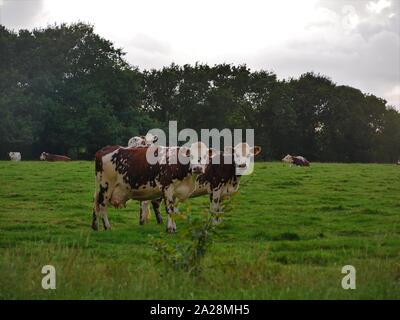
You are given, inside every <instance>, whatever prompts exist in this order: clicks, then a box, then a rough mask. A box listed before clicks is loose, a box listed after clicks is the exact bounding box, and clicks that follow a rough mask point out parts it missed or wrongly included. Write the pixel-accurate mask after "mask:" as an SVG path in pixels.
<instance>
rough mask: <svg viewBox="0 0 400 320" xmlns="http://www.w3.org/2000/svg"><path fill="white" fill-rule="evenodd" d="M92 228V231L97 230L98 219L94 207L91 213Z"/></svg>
mask: <svg viewBox="0 0 400 320" xmlns="http://www.w3.org/2000/svg"><path fill="white" fill-rule="evenodd" d="M92 229H93V230H94V231H97V230H99V220H98V219H97V213H96V209H95V208H93V214H92Z"/></svg>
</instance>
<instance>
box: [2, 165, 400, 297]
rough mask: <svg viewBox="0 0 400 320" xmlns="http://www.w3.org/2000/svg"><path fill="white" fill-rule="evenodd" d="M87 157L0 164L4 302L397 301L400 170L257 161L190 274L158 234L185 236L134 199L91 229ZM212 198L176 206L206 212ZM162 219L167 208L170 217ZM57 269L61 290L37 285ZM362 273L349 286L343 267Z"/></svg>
mask: <svg viewBox="0 0 400 320" xmlns="http://www.w3.org/2000/svg"><path fill="white" fill-rule="evenodd" d="M93 171H94V164H93V163H91V162H72V163H41V162H20V163H14V162H0V204H1V205H0V274H1V278H0V298H2V299H6V298H9V299H22V298H24V299H47V298H50V299H71V298H77V299H84V298H86V299H87V298H89V299H91V298H100V299H207V298H212V299H337V298H338V299H399V298H400V168H399V167H398V166H395V165H377V164H317V163H315V164H313V165H312V167H311V168H290V167H288V166H284V165H282V164H281V163H257V165H256V168H255V173H254V174H253V175H252V176H249V177H244V178H243V180H242V184H241V187H240V192H239V194H238V195H237V196H236V197H235V198H234V199H233V201H232V203H231V204H230V205H231V206H232V210H229V212H227V213H226V215H225V217H224V222H223V223H222V224H221V225H220V226H218V235H217V236H216V238H215V239H214V244H213V246H212V247H211V249H210V251H209V252H208V254H207V255H206V258H205V260H204V261H203V267H204V272H203V273H202V274H201V275H200V276H196V277H194V276H190V275H188V274H186V273H184V272H183V271H178V270H176V271H174V270H171V269H168V268H166V267H165V266H164V265H163V264H158V263H157V262H156V261H157V256H156V253H155V250H154V248H153V247H152V240H151V238H156V239H166V240H167V241H178V240H177V239H179V233H180V234H182V231H183V230H185V228H186V227H187V223H188V222H187V220H179V221H178V222H177V225H178V234H177V235H168V234H166V233H165V230H164V229H165V226H160V225H157V224H156V222H155V219H154V215H152V219H151V221H150V223H149V224H147V225H144V226H140V225H139V223H138V202H136V201H131V202H129V203H128V206H127V208H126V209H122V210H116V209H109V219H110V223H111V226H112V230H111V231H107V232H105V231H99V232H94V231H92V230H91V229H90V224H91V213H92V198H93V192H94V174H93ZM207 207H208V197H200V198H197V199H190V200H189V201H188V202H187V203H185V204H184V205H182V206H181V211H183V212H190V213H191V214H192V215H193V216H196V215H201V214H202V213H203V212H204V210H205V209H206V208H207ZM163 216H164V217H165V214H163ZM46 264H51V265H54V266H55V268H56V270H57V289H56V290H43V289H42V288H41V279H42V276H43V275H42V274H41V268H42V266H43V265H46ZM347 264H350V265H353V266H355V268H356V270H357V289H356V290H343V289H342V288H341V280H342V277H343V276H344V275H343V274H341V269H342V266H344V265H347Z"/></svg>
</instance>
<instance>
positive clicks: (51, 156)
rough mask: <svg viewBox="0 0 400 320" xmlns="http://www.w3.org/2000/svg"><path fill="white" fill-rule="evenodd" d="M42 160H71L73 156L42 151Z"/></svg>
mask: <svg viewBox="0 0 400 320" xmlns="http://www.w3.org/2000/svg"><path fill="white" fill-rule="evenodd" d="M40 160H42V161H71V158H70V157H67V156H60V155H58V154H51V153H47V152H42V154H41V155H40Z"/></svg>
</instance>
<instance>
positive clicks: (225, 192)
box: [9, 134, 400, 233]
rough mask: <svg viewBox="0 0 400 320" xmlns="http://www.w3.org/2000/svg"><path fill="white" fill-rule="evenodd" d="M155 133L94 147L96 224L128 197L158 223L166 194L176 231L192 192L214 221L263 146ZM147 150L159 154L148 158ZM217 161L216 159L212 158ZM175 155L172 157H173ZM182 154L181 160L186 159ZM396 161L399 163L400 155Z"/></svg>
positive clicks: (297, 159)
mask: <svg viewBox="0 0 400 320" xmlns="http://www.w3.org/2000/svg"><path fill="white" fill-rule="evenodd" d="M157 140H158V138H157V136H154V135H152V134H147V135H146V136H136V137H133V138H131V139H130V140H129V141H128V146H127V147H124V146H119V145H114V146H106V147H104V148H102V149H101V150H99V151H97V152H96V155H95V176H96V186H95V194H94V205H93V214H92V228H93V229H94V230H98V228H99V220H100V219H101V221H102V222H103V226H104V229H105V230H107V229H110V228H111V226H110V223H109V221H108V214H107V208H108V207H109V206H111V205H112V206H114V207H115V208H122V207H125V206H126V203H127V201H128V200H130V199H134V200H138V201H139V202H140V207H139V208H140V210H139V212H140V213H139V217H140V218H139V219H140V220H139V222H140V224H144V223H145V222H146V221H147V220H148V217H149V214H150V210H149V203H150V202H151V204H152V207H153V210H154V213H155V215H156V219H157V223H159V224H161V223H162V221H163V220H162V217H161V213H160V206H161V202H162V200H164V203H165V208H166V212H167V218H168V221H167V232H169V233H173V232H175V231H176V223H175V221H174V219H173V215H174V214H175V213H176V212H177V211H178V204H179V203H180V202H183V201H185V200H187V199H188V198H192V197H197V196H201V195H209V197H210V211H211V213H213V214H214V217H215V218H214V219H215V220H216V221H218V220H220V217H219V216H220V215H219V214H218V213H220V212H222V211H223V210H222V202H223V200H224V199H226V198H229V197H230V196H232V195H233V194H234V193H236V192H237V190H238V188H239V183H240V178H241V174H240V173H239V174H238V172H243V171H246V170H248V169H249V167H250V165H251V162H250V159H251V157H255V156H257V155H258V154H259V153H260V152H261V147H259V146H255V147H250V146H249V145H248V144H247V143H239V144H238V145H236V146H235V147H226V148H225V149H224V151H222V152H219V151H216V150H214V149H209V148H208V147H207V146H206V145H205V144H204V143H203V142H196V143H193V144H192V145H190V147H163V146H156V145H155V143H156V142H157ZM148 154H150V155H154V156H155V157H156V158H157V161H156V162H149V161H148V158H147V156H148ZM9 157H10V159H11V160H13V161H21V158H22V156H21V153H20V152H9ZM216 158H217V160H219V161H214V160H216ZM40 160H42V161H71V158H69V157H67V156H63V155H55V154H50V153H47V152H43V153H42V154H41V155H40ZM173 160H174V161H173ZM182 160H183V161H182ZM282 161H283V162H285V163H290V164H291V166H292V165H295V166H310V162H309V161H308V160H307V159H305V158H304V157H302V156H292V155H289V154H288V155H286V156H285V157H284V158H283V159H282ZM397 164H400V160H399V161H398V163H397Z"/></svg>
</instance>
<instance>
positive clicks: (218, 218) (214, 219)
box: [212, 217, 222, 224]
mask: <svg viewBox="0 0 400 320" xmlns="http://www.w3.org/2000/svg"><path fill="white" fill-rule="evenodd" d="M212 222H213V224H220V223H221V222H222V218H221V217H214V218H213V220H212Z"/></svg>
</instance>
